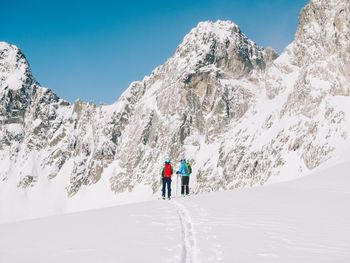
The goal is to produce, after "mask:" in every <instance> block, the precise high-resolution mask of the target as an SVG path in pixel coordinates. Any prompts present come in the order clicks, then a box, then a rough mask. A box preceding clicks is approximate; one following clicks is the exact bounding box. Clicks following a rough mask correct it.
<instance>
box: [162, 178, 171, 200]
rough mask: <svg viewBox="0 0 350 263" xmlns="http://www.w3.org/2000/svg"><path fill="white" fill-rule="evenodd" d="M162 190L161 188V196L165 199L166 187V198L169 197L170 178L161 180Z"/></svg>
mask: <svg viewBox="0 0 350 263" xmlns="http://www.w3.org/2000/svg"><path fill="white" fill-rule="evenodd" d="M162 183H163V188H162V196H163V197H165V188H166V186H168V187H167V188H168V197H170V196H171V178H165V177H163V178H162Z"/></svg>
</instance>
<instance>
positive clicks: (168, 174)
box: [163, 163, 173, 178]
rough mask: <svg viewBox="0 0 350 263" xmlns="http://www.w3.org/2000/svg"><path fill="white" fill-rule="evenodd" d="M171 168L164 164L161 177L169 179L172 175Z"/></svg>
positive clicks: (168, 164) (169, 165)
mask: <svg viewBox="0 0 350 263" xmlns="http://www.w3.org/2000/svg"><path fill="white" fill-rule="evenodd" d="M172 170H173V168H172V167H171V164H170V163H166V164H165V166H164V171H163V176H164V177H166V178H170V177H171V175H172Z"/></svg>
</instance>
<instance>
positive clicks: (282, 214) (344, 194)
mask: <svg viewBox="0 0 350 263" xmlns="http://www.w3.org/2000/svg"><path fill="white" fill-rule="evenodd" d="M349 169H350V162H349V161H347V162H343V163H341V164H338V165H336V166H333V167H330V168H327V169H324V170H321V171H318V172H316V173H314V174H312V175H309V176H306V177H303V178H300V179H297V180H294V181H289V182H283V183H278V184H274V185H267V186H263V187H254V188H245V189H241V190H234V191H226V192H216V193H209V194H201V195H197V196H190V197H186V198H175V199H173V200H171V201H163V200H156V201H149V202H142V203H137V204H128V205H123V206H117V207H110V208H104V209H98V210H91V211H85V212H77V213H73V214H66V215H59V216H53V217H46V218H41V219H34V220H28V221H22V222H17V223H7V224H0V262H6V263H17V262H27V263H31V262H35V263H40V262H52V263H54V262H60V263H64V262H67V263H68V262H84V263H88V262H102V263H103V262H193V263H198V262H269V263H271V262H291V263H292V262H293V263H294V262H307V263H312V262H317V263H319V262H332V263H341V262H344V263H348V262H350V211H349V209H348V206H349V200H350V190H349V187H348V186H349V184H350V177H349V175H348V173H347V171H348V170H349Z"/></svg>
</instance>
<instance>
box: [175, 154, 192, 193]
mask: <svg viewBox="0 0 350 263" xmlns="http://www.w3.org/2000/svg"><path fill="white" fill-rule="evenodd" d="M191 173H192V168H191V165H190V164H189V163H188V162H186V159H182V160H181V162H180V166H179V169H178V170H177V172H176V174H180V175H181V195H182V196H185V195H189V193H190V189H189V187H188V185H189V182H190V174H191Z"/></svg>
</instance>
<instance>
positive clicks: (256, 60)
mask: <svg viewBox="0 0 350 263" xmlns="http://www.w3.org/2000/svg"><path fill="white" fill-rule="evenodd" d="M276 57H277V53H276V52H275V51H274V50H273V49H271V48H270V49H268V50H265V49H264V48H262V47H260V46H258V45H257V44H256V43H255V42H253V41H252V40H250V39H248V38H247V37H246V36H245V35H244V33H243V32H242V31H241V29H240V28H239V27H238V26H237V25H236V24H235V23H233V22H231V21H221V20H218V21H216V22H212V21H205V22H200V23H199V24H198V25H197V26H196V27H195V28H193V29H192V30H191V31H190V32H189V33H188V34H187V35H186V36H185V37H184V40H183V42H182V43H181V44H180V45H179V46H178V48H177V49H176V52H175V54H174V56H173V57H172V58H171V59H169V60H168V61H167V63H166V65H165V70H166V71H167V72H169V71H174V74H173V75H178V74H180V75H184V76H185V77H183V78H184V79H185V81H186V79H187V78H188V76H191V75H193V74H194V73H196V72H199V71H208V70H211V71H220V72H221V73H224V74H225V75H229V76H230V77H233V78H242V77H246V76H248V75H249V74H250V73H251V72H252V71H254V70H257V71H261V70H264V69H265V68H266V65H267V64H269V62H270V61H272V60H274V59H275V58H276Z"/></svg>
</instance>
